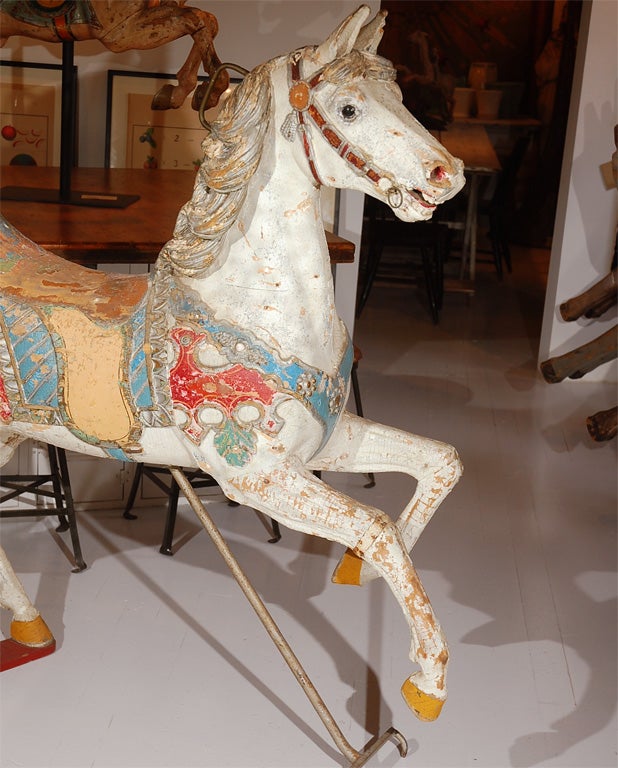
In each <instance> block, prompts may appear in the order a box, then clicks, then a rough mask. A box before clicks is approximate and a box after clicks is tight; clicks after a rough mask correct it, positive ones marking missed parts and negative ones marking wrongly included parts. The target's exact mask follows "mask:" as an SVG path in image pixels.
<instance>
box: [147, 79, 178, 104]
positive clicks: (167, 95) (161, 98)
mask: <svg viewBox="0 0 618 768" xmlns="http://www.w3.org/2000/svg"><path fill="white" fill-rule="evenodd" d="M173 90H174V86H173V85H172V84H171V83H166V84H165V85H164V86H163V87H162V88H160V89H159V90H158V91H157V92H156V93H155V95H154V96H153V97H152V102H151V104H150V108H151V109H171V108H172V91H173Z"/></svg>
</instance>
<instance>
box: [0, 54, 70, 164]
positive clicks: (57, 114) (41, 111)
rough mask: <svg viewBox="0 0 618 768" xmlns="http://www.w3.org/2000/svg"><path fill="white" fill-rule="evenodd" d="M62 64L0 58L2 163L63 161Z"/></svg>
mask: <svg viewBox="0 0 618 768" xmlns="http://www.w3.org/2000/svg"><path fill="white" fill-rule="evenodd" d="M61 109H62V67H61V66H60V65H59V64H30V63H27V62H14V61H0V165H25V166H27V165H38V166H54V165H56V166H57V165H60V136H61V130H60V125H61Z"/></svg>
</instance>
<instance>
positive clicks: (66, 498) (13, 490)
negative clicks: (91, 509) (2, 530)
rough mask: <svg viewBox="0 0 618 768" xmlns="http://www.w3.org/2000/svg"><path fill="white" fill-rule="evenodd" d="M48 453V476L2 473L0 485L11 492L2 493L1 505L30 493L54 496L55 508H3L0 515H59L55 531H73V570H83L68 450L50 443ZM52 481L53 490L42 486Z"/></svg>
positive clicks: (1, 516) (6, 516)
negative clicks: (6, 509)
mask: <svg viewBox="0 0 618 768" xmlns="http://www.w3.org/2000/svg"><path fill="white" fill-rule="evenodd" d="M47 454H48V456H49V468H50V472H49V474H47V475H45V474H43V475H5V474H0V487H2V488H8V489H9V492H8V493H4V494H3V495H2V496H0V505H1V504H2V503H3V502H5V501H9V499H14V498H16V497H17V496H21V495H22V494H24V493H31V494H34V495H35V496H43V497H45V498H48V499H49V498H51V499H54V501H55V503H56V507H55V509H48V510H45V511H42V512H41V511H39V510H36V511H33V510H32V509H24V510H11V511H5V510H3V509H0V518H9V517H33V516H37V517H38V516H43V517H49V516H57V517H58V523H59V524H58V527H57V528H56V531H58V532H59V533H63V532H64V531H70V532H71V543H72V545H73V554H74V556H75V568H74V569H73V572H74V573H79V571H83V570H84V569H85V568H86V567H87V566H86V563H85V562H84V558H83V555H82V548H81V544H80V541H79V532H78V530H77V516H76V514H75V507H74V505H73V493H72V491H71V481H70V478H69V467H68V464H67V457H66V453H65V451H64V449H63V448H56V446H54V445H48V446H47ZM49 484H51V486H52V488H51V490H50V489H49V488H44V487H43V486H45V485H49Z"/></svg>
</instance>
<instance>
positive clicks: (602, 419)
mask: <svg viewBox="0 0 618 768" xmlns="http://www.w3.org/2000/svg"><path fill="white" fill-rule="evenodd" d="M617 420H618V406H615V407H614V408H608V409H607V410H606V411H597V412H596V413H595V414H593V415H592V416H588V418H587V419H586V427H587V429H588V432H589V433H590V437H591V438H592V439H593V440H595V441H596V442H597V443H602V442H605V441H607V440H613V438H614V437H616V432H617V431H618V428H617Z"/></svg>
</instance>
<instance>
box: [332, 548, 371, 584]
mask: <svg viewBox="0 0 618 768" xmlns="http://www.w3.org/2000/svg"><path fill="white" fill-rule="evenodd" d="M362 564H363V561H362V559H361V558H360V557H359V556H358V555H355V554H354V552H352V550H351V549H346V551H345V553H344V555H343V557H342V558H341V560H340V561H339V563H338V565H337V567H336V568H335V571H334V573H333V575H332V577H331V581H332V582H333V583H334V584H352V585H353V586H355V587H358V586H360V572H361V565H362Z"/></svg>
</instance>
